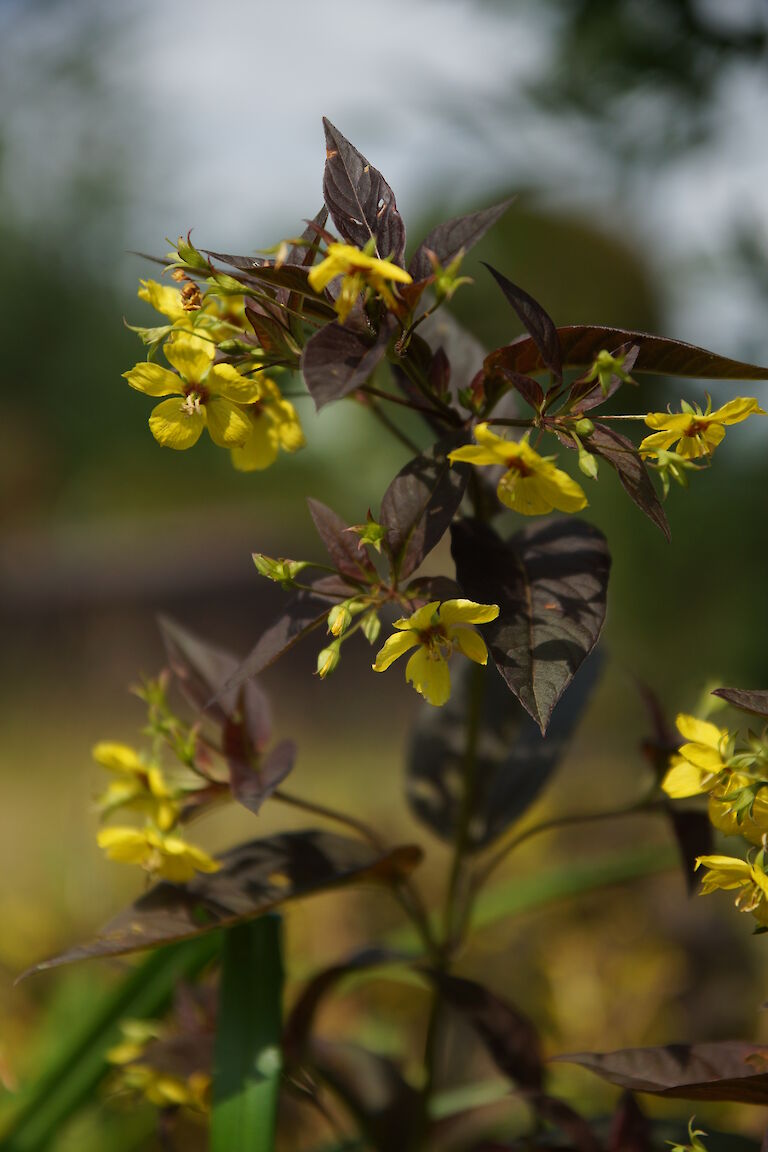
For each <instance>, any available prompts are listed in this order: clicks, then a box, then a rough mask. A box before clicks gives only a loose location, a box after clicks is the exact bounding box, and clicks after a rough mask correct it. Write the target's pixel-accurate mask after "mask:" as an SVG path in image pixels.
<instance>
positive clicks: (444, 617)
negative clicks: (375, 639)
mask: <svg viewBox="0 0 768 1152" xmlns="http://www.w3.org/2000/svg"><path fill="white" fill-rule="evenodd" d="M498 614H499V609H498V606H497V605H496V604H475V603H474V601H472V600H445V601H443V603H442V604H441V603H440V601H439V600H433V601H432V602H431V603H430V604H425V605H424V607H423V608H419V609H417V611H416V612H414V613H413V614H412V615H411V616H408V617H404V618H403V619H401V620H396V621H395V623H394V627H395V628H396V629H397V632H396V633H395V634H394V635H393V636H390V637H389V639H388V640H387V641H386V643H385V644H384V647H383V648H382V649H381V651H380V652H379V654H378V655H377V657H376V662H375V663H374V665H373V670H374V672H385V671H386V670H387V668H389V666H390V664H392V663H394V661H395V660H397V659H399V657H400V656H403V655H404V654H405V653H406V652H408V651H410V649H411V648H417V651H416V652H414V653H413V655H412V656H411V658H410V659H409V661H408V664H407V666H406V669H405V678H406V680H407V681H408V683H409V684H413V686H414V688H415V689H416V691H417V692H419V693H421V695H422V696H423V697H424V698H425V700H428V701H429V703H430V704H434V705H437V706H440V705H441V704H445V702H446V701H447V700H448V698H449V696H450V694H451V674H450V671H449V669H448V657H449V656H450V655H451V653H452V651H453V649H454V648H458V649H459V651H460V652H463V654H464V655H465V656H467V657H469V659H470V660H474V661H475V663H476V664H486V663H487V662H488V649H487V648H486V646H485V641H484V640H483V638H482V636H480V635H478V633H477V632H475V631H474V630H473V629H472V628H471V627H469V625H471V624H487V623H489V622H490V621H491V620H495V619H496V617H497V616H498Z"/></svg>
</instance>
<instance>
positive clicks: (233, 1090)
mask: <svg viewBox="0 0 768 1152" xmlns="http://www.w3.org/2000/svg"><path fill="white" fill-rule="evenodd" d="M282 998H283V961H282V950H281V921H280V918H279V917H278V916H275V915H267V916H261V917H259V919H258V920H252V921H249V922H248V923H245V924H240V925H238V926H237V927H236V928H232V929H230V930H229V931H228V932H227V933H226V935H225V938H224V953H223V963H222V972H221V985H220V989H219V1016H218V1026H217V1030H216V1045H215V1049H214V1064H213V1111H212V1115H211V1144H210V1147H211V1152H272V1149H273V1148H274V1144H275V1128H276V1123H277V1101H278V1095H279V1090H280V1076H281V1072H282V1052H281V1037H282Z"/></svg>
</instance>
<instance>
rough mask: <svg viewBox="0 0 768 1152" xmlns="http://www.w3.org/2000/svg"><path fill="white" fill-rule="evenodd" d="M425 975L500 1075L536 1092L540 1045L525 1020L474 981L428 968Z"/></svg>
mask: <svg viewBox="0 0 768 1152" xmlns="http://www.w3.org/2000/svg"><path fill="white" fill-rule="evenodd" d="M427 975H428V976H429V977H430V979H431V980H432V981H433V982H434V983H435V985H436V987H437V989H438V991H439V993H440V996H441V997H442V999H443V1000H445V1002H446V1003H447V1004H450V1006H451V1007H452V1008H454V1009H455V1010H456V1011H457V1012H460V1013H461V1015H462V1016H463V1017H464V1019H465V1020H466V1021H467V1022H468V1023H469V1024H471V1025H472V1027H473V1028H474V1030H475V1031H476V1032H477V1035H478V1036H479V1038H480V1040H481V1041H482V1043H483V1044H484V1046H485V1048H486V1049H487V1050H488V1054H489V1056H490V1057H491V1058H492V1060H493V1061H494V1063H495V1064H496V1065H497V1067H498V1068H499V1069H500V1070H501V1071H502V1072H503V1073H504V1075H505V1076H509V1078H510V1079H511V1080H514V1082H515V1083H516V1084H518V1085H519V1086H520V1087H521V1088H526V1089H530V1090H532V1091H534V1092H538V1091H539V1090H540V1089H541V1085H542V1082H543V1067H542V1055H541V1043H540V1041H539V1034H538V1032H537V1031H536V1029H535V1028H534V1026H533V1024H532V1023H531V1021H530V1020H529V1019H528V1017H527V1016H524V1015H523V1013H522V1012H520V1011H518V1009H517V1008H515V1007H514V1006H513V1005H512V1004H510V1003H509V1002H508V1001H506V1000H502V999H501V997H500V996H497V995H496V994H495V993H494V992H491V991H490V990H489V989H488V988H483V986H482V985H481V984H477V983H476V982H475V981H474V980H466V979H465V978H464V977H461V976H451V975H449V974H448V973H446V972H440V971H438V970H437V969H431V968H430V969H427Z"/></svg>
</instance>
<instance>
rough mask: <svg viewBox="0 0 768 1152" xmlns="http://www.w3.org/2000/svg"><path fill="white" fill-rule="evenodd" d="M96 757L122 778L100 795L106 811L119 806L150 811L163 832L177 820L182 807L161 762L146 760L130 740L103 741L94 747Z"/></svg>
mask: <svg viewBox="0 0 768 1152" xmlns="http://www.w3.org/2000/svg"><path fill="white" fill-rule="evenodd" d="M93 758H94V760H95V761H96V763H97V764H101V766H102V768H106V769H107V770H108V771H110V772H116V773H118V774H119V775H120V776H121V777H122V779H120V780H116V781H115V783H114V784H110V785H109V787H108V788H107V790H106V792H104V794H103V795H102V796H101V797H100V799H99V808H100V810H101V812H102V813H103V814H106V813H109V812H113V811H114V810H115V809H116V808H132V809H136V810H138V811H139V812H146V813H147V814H148V815H149V816H150V817H151V819H152V820H153V821H154V822H155V823H156V824H157V826H158V828H160V829H161V831H163V832H167V831H168V829H169V828H172V827H173V825H174V824H175V823H176V820H177V819H178V815H179V807H178V804H177V803H176V800H175V797H174V793H173V792H172V791H171V789H170V788H169V787H168V784H167V783H166V780H165V778H164V776H163V773H162V770H161V769H160V768H159V767H158V765H157V764H151V763H146V761H144V760H142V758H141V756H140V755H139V753H138V752H136V751H135V749H133V748H130V747H129V746H128V745H127V744H114V743H108V742H102V743H101V744H97V745H96V747H95V748H94V749H93Z"/></svg>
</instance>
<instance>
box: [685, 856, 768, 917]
mask: <svg viewBox="0 0 768 1152" xmlns="http://www.w3.org/2000/svg"><path fill="white" fill-rule="evenodd" d="M762 857H763V854H762V852H760V853H758V856H757V857H756V859H755V862H754V863H752V864H750V863H749V861H748V860H738V859H737V858H736V857H734V856H699V858H698V859H697V861H696V867H697V868H700V867H704V868H706V869H707V872H706V873H705V875H704V878H703V879H702V882H701V895H702V896H707V895H709V893H710V892H716V891H717V890H718V889H719V888H723V889H725V890H726V891H731V890H733V889H739V894H738V896H737V897H736V901H735V903H736V907H737V908H738V909H739V911H740V912H751V913H752V915H753V916H754V917H755V919H756V920H757V922H758V923H759V924H765V925H768V900H766V897H768V876H766V874H765V871H764V869H763V859H762Z"/></svg>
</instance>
